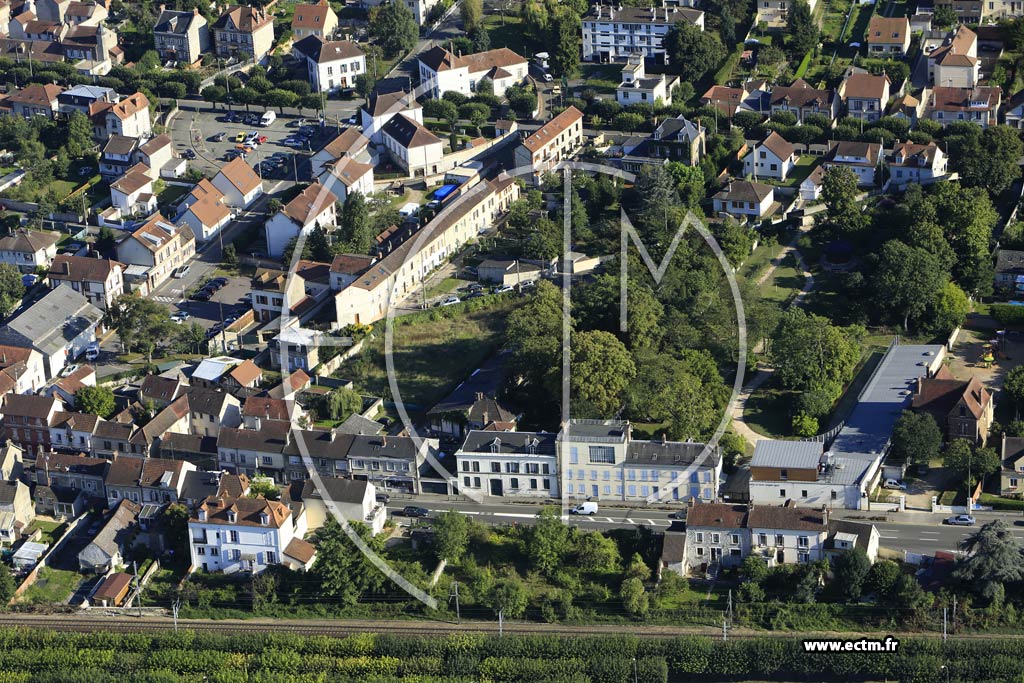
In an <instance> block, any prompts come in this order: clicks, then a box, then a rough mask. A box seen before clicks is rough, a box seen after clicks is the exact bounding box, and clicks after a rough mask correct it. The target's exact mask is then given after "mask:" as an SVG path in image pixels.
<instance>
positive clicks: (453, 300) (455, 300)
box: [441, 296, 462, 306]
mask: <svg viewBox="0 0 1024 683" xmlns="http://www.w3.org/2000/svg"><path fill="white" fill-rule="evenodd" d="M461 303H462V299H460V298H459V297H457V296H449V297H445V299H444V301H442V302H441V305H442V306H454V305H455V304H461Z"/></svg>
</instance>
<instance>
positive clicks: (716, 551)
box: [711, 548, 722, 562]
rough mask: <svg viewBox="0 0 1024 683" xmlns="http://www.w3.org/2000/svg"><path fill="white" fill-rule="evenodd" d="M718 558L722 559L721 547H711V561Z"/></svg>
mask: <svg viewBox="0 0 1024 683" xmlns="http://www.w3.org/2000/svg"><path fill="white" fill-rule="evenodd" d="M720 559H722V549H721V548H712V549H711V561H712V562H718V561H719V560H720Z"/></svg>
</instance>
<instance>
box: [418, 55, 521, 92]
mask: <svg viewBox="0 0 1024 683" xmlns="http://www.w3.org/2000/svg"><path fill="white" fill-rule="evenodd" d="M419 73H420V82H421V83H423V84H424V86H425V87H426V91H427V93H429V95H430V96H431V97H441V96H442V95H444V94H445V93H446V92H457V93H462V94H463V95H466V96H471V95H472V94H473V93H475V92H476V86H477V84H478V83H479V82H480V81H482V80H483V79H485V78H486V79H488V80H490V81H491V82H492V83H493V85H494V94H495V95H497V96H498V97H504V96H505V93H506V91H507V90H508V89H509V88H511V87H512V86H514V85H518V84H520V83H522V82H523V81H524V80H526V77H527V75H528V74H529V64H528V63H527V61H526V58H524V57H520V56H519V55H517V54H516V53H515V52H513V51H512V50H509V49H508V48H507V47H502V48H498V49H496V50H487V51H486V52H476V53H473V54H471V55H455V54H453V53H451V52H449V51H448V50H445V49H444V48H443V47H441V46H440V45H438V46H435V47H433V48H431V49H430V50H427V51H426V52H424V53H422V54H421V55H420V56H419Z"/></svg>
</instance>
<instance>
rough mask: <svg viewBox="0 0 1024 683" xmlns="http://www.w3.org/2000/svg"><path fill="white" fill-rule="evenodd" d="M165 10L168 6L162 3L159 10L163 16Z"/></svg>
mask: <svg viewBox="0 0 1024 683" xmlns="http://www.w3.org/2000/svg"><path fill="white" fill-rule="evenodd" d="M165 9H167V5H165V4H163V3H160V6H159V10H160V13H161V14H163V12H164V10H165Z"/></svg>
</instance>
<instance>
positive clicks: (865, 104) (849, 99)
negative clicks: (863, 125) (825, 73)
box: [839, 72, 889, 121]
mask: <svg viewBox="0 0 1024 683" xmlns="http://www.w3.org/2000/svg"><path fill="white" fill-rule="evenodd" d="M839 96H840V97H841V98H842V100H843V104H844V105H845V106H846V115H847V116H850V117H852V118H855V119H863V120H864V121H877V120H878V119H879V118H881V117H882V116H883V115H884V114H885V108H886V105H887V104H888V103H889V78H888V77H887V76H884V75H882V76H875V75H874V74H869V73H861V72H858V73H851V74H849V75H848V76H847V77H846V79H845V80H844V81H843V82H842V83H841V84H840V85H839Z"/></svg>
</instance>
